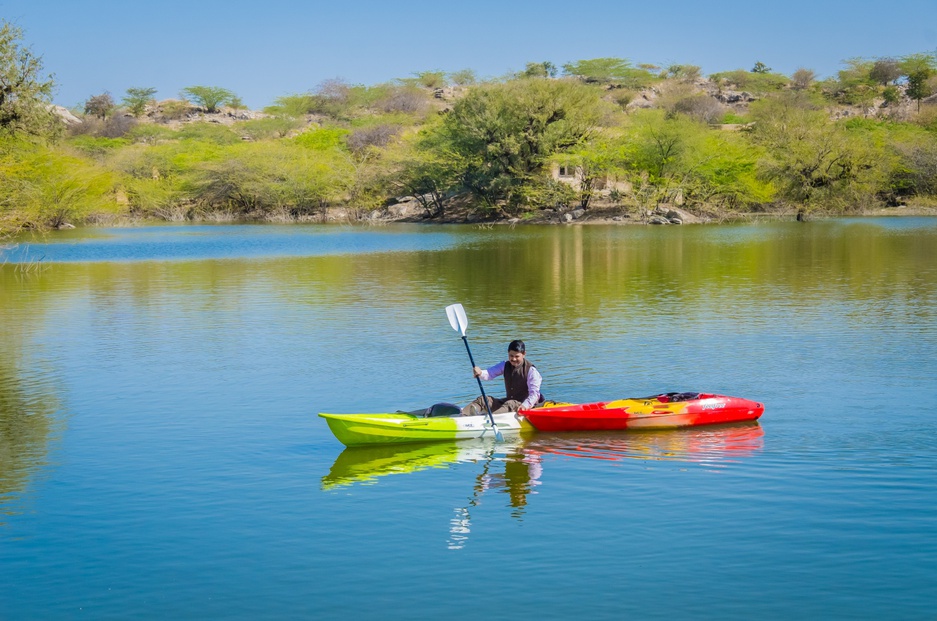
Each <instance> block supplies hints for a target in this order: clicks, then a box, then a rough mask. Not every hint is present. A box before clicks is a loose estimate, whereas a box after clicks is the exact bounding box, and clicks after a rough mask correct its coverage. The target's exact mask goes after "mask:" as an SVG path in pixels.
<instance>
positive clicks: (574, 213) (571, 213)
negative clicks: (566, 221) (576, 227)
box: [567, 209, 586, 220]
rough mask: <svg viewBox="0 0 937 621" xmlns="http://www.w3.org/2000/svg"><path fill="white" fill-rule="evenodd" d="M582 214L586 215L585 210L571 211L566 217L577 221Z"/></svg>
mask: <svg viewBox="0 0 937 621" xmlns="http://www.w3.org/2000/svg"><path fill="white" fill-rule="evenodd" d="M584 213H586V210H585V209H573V210H572V212H570V213H569V214H567V215H571V216H572V217H573V219H574V220H578V219H579V218H581V217H582V215H583V214H584Z"/></svg>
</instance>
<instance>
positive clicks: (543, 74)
mask: <svg viewBox="0 0 937 621" xmlns="http://www.w3.org/2000/svg"><path fill="white" fill-rule="evenodd" d="M556 74H557V69H556V65H554V64H553V63H551V62H550V61H548V60H546V61H544V62H542V63H527V67H525V68H524V71H523V72H521V77H524V78H555V77H556Z"/></svg>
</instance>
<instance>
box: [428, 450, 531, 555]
mask: <svg viewBox="0 0 937 621" xmlns="http://www.w3.org/2000/svg"><path fill="white" fill-rule="evenodd" d="M492 461H494V449H492V450H491V451H490V452H489V454H488V456H487V459H486V461H485V466H484V468H483V469H482V472H481V473H480V474H479V475H478V476H476V477H475V485H474V487H473V490H472V495H471V497H469V502H468V504H467V505H466V506H464V507H456V509H455V516H454V517H453V518H452V519H451V520H450V521H449V539H448V541H447V542H446V543H447V546H448V548H449V549H450V550H460V549H462V548H463V547H465V544H466V543H467V542H468V538H469V534H470V533H471V530H472V515H471V509H472V508H474V507H477V506H479V505H480V504H481V497H482V494H484V493H485V492H487V491H488V490H497V491H500V492H504V493H506V494H508V499H509V500H508V504H509V505H510V506H511V507H512V511H511V517H513V518H516V519H518V520H522V519H523V516H524V509H525V507H526V506H527V495H528V494H536V493H537V492H536V491H535V490H534V488H535V487H536V486H538V485H540V476H541V475H542V474H543V467H542V464H541V459H540V453H539V452H538V451H532V450H528V449H525V448H524V447H523V446H516V447H513V450H512V451H511V452H510V453H508V454H507V455H506V456H505V459H504V473H503V474H502V473H492V472H490V468H491V463H492Z"/></svg>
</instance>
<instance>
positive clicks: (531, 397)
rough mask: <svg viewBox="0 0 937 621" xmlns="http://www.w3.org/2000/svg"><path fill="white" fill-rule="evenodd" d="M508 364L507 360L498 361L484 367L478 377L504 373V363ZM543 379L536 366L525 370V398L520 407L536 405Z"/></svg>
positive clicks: (488, 377)
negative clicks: (488, 367)
mask: <svg viewBox="0 0 937 621" xmlns="http://www.w3.org/2000/svg"><path fill="white" fill-rule="evenodd" d="M506 364H508V361H507V360H504V361H502V362H499V363H498V364H496V365H495V366H493V367H491V368H490V369H485V370H484V371H482V373H481V375H479V377H480V378H481V379H483V380H485V381H488V380H490V379H494V378H496V377H499V376H501V375H504V365H506ZM542 381H543V377H541V376H540V372H539V371H538V370H537V367H533V366H532V367H530V371H528V372H527V398H526V399H524V402H523V403H521V407H522V408H524V409H525V410H527V409H530V408H532V407H533V406H535V405H537V402H538V401H540V383H541V382H542Z"/></svg>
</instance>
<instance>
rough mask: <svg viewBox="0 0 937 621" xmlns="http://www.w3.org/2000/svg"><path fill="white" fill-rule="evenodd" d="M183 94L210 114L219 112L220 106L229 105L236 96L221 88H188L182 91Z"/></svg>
mask: <svg viewBox="0 0 937 621" xmlns="http://www.w3.org/2000/svg"><path fill="white" fill-rule="evenodd" d="M181 94H182V95H183V96H184V97H185V96H188V97H190V98H192V99H193V100H194V101H195V103H197V104H198V105H199V106H201V107H202V108H205V112H208V113H212V112H218V108H219V106H223V105H224V104H226V103H228V102H229V101H231V98H232V97H234V96H235V95H234V93H232V92H231V91H229V90H228V89H226V88H221V87H220V86H187V87H186V88H184V89H182V93H181Z"/></svg>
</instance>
